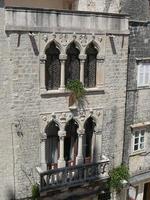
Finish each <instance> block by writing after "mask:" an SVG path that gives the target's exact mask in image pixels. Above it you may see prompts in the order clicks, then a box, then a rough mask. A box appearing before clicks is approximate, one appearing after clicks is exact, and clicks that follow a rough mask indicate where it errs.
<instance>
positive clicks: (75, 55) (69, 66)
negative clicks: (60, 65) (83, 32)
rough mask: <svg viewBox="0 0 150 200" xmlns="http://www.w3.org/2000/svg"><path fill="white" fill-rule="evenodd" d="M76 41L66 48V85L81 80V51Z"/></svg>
mask: <svg viewBox="0 0 150 200" xmlns="http://www.w3.org/2000/svg"><path fill="white" fill-rule="evenodd" d="M77 44H78V43H77V42H76V41H73V42H71V43H70V44H69V45H68V47H67V48H66V54H67V60H66V63H65V83H66V84H67V82H68V81H69V80H79V79H80V60H79V54H80V49H79V46H78V45H77Z"/></svg>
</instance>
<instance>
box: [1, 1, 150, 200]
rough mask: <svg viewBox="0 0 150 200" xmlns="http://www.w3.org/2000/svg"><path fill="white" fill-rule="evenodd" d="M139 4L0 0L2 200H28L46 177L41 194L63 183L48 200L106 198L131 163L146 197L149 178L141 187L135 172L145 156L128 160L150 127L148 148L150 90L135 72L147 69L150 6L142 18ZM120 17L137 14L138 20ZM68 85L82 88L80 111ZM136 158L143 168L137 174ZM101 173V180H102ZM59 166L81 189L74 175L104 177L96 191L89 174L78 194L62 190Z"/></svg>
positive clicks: (72, 189) (75, 190)
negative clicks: (121, 168) (115, 173)
mask: <svg viewBox="0 0 150 200" xmlns="http://www.w3.org/2000/svg"><path fill="white" fill-rule="evenodd" d="M27 2H28V3H29V4H28V3H27ZM132 2H133V1H132ZM132 2H130V1H127V0H126V1H125V0H124V1H123V0H122V1H119V0H114V1H102V0H101V1H100V0H95V1H94V0H93V1H92V0H91V1H85V0H84V1H83V0H79V1H69V0H68V1H59V4H58V1H55V3H56V5H54V4H53V3H54V1H50V2H49V6H47V4H48V2H47V1H46V0H45V1H40V0H39V2H38V4H37V6H36V4H35V3H34V1H30V0H28V1H26V2H23V1H17V0H16V1H13V2H12V1H11V0H9V1H8V0H7V1H5V2H3V1H1V2H0V16H1V19H2V20H1V21H0V35H1V37H0V45H1V48H0V58H1V63H0V85H1V88H0V90H1V91H0V99H1V104H0V110H1V112H0V124H1V126H0V133H1V134H0V144H1V148H0V157H1V160H2V162H1V163H0V179H1V180H2V181H1V183H0V189H1V194H0V199H2V200H7V199H8V200H10V199H13V198H16V199H22V198H25V197H27V196H31V186H32V185H33V184H35V183H36V182H38V183H39V182H40V174H42V176H41V179H42V182H40V183H41V185H42V184H43V185H42V186H43V188H44V189H45V182H46V180H47V182H46V184H47V185H48V186H49V187H51V186H53V187H54V185H56V187H55V188H53V189H52V188H50V190H49V193H50V194H49V195H50V197H49V198H53V199H60V198H62V199H69V198H75V199H84V198H85V199H87V197H88V198H89V199H98V198H99V199H101V198H102V197H101V195H102V194H103V192H104V193H105V189H106V188H105V186H104V185H105V182H107V179H108V173H107V172H108V169H111V168H112V167H116V166H118V165H120V164H121V163H122V160H123V158H124V161H126V162H127V164H129V169H130V171H131V173H132V174H133V178H131V182H132V183H133V184H134V185H135V186H139V192H138V193H139V195H140V197H138V198H141V200H142V197H141V192H140V191H143V188H142V187H143V186H141V185H142V184H143V183H146V182H147V177H146V180H144V181H143V179H142V184H141V182H140V185H138V183H136V182H135V180H134V175H135V173H137V172H138V170H139V169H140V170H142V173H143V172H144V171H145V170H147V169H148V167H149V161H148V156H149V154H148V150H146V151H145V152H143V151H142V153H143V154H136V155H135V156H133V155H131V156H130V154H131V151H132V150H131V149H132V147H131V136H132V135H133V134H134V133H133V132H132V131H134V130H135V128H136V127H137V126H140V127H141V125H140V124H141V123H142V127H143V123H145V124H144V126H145V129H144V130H146V134H147V136H146V137H147V141H148V137H149V136H148V127H149V124H148V123H149V121H150V120H149V90H148V88H147V87H146V88H145V87H144V89H143V88H141V87H140V88H137V67H138V65H139V64H140V63H143V62H144V63H146V65H147V63H148V62H149V41H150V40H149V22H148V20H149V18H148V17H149V11H148V9H147V7H148V2H147V1H146V0H145V1H143V4H142V6H141V9H143V10H144V11H145V12H143V10H141V11H140V12H141V13H142V14H141V15H137V12H135V13H132V12H131V10H130V9H129V7H130V5H131V3H132ZM70 5H71V6H70ZM138 5H139V7H140V4H138ZM144 6H145V9H144V8H143V7H144ZM27 7H30V8H27ZM39 7H40V8H39ZM132 7H133V4H132ZM41 8H44V9H41ZM46 8H49V9H46ZM50 9H52V10H50ZM55 9H56V10H55ZM63 9H67V10H63ZM95 11H96V12H95ZM120 12H123V13H127V14H130V15H131V14H132V15H131V17H132V21H131V22H130V23H128V22H129V21H128V20H129V16H127V15H125V14H118V13H120ZM137 17H139V18H137ZM134 20H135V21H134ZM136 20H142V21H140V22H136ZM143 20H145V21H143ZM128 25H130V33H131V35H130V39H129V26H128ZM128 39H129V42H130V43H129V42H128ZM141 46H142V47H141ZM129 47H130V51H129V55H128V50H129V49H128V48H129ZM139 47H140V50H139V49H138V48H139ZM137 49H138V50H137ZM128 58H129V59H128ZM70 79H79V80H80V81H81V82H82V83H83V85H84V86H85V89H86V101H85V103H84V107H82V108H81V107H77V108H70V107H69V106H68V99H69V92H68V91H66V89H65V86H66V83H67V81H68V80H70ZM126 83H128V84H127V88H126ZM126 89H127V93H126ZM143 101H144V102H143ZM125 106H126V108H125ZM124 129H125V130H124ZM124 131H125V135H124ZM70 132H71V133H72V134H70ZM141 138H142V137H141ZM141 140H143V139H141ZM54 144H55V145H54ZM68 144H69V145H68ZM123 145H125V146H124V147H123ZM147 148H148V142H147ZM89 149H90V150H89ZM132 153H133V152H132ZM140 153H141V152H140ZM144 153H145V154H144ZM139 155H144V156H141V157H139ZM141 159H142V160H141ZM143 159H144V160H143ZM137 160H138V162H139V163H142V164H143V166H137V165H136V167H137V168H136V169H135V168H134V167H135V165H134V163H135V162H137ZM108 163H109V165H108ZM105 165H107V169H105ZM78 166H81V168H79V167H78ZM144 167H146V168H144ZM99 168H101V171H100V172H103V173H100V174H96V172H97V173H99V171H98V169H99ZM49 169H51V170H54V171H53V174H52V175H50V174H48V173H47V170H49ZM62 169H66V170H68V171H67V173H66V174H67V175H65V176H66V179H65V180H67V181H68V183H69V184H68V185H70V184H73V183H74V182H73V181H74V180H75V178H76V177H75V172H74V171H75V170H76V171H77V173H78V174H79V172H80V170H82V172H83V169H86V173H87V171H90V170H95V172H93V173H94V175H95V176H97V175H99V180H98V182H97V180H96V181H95V179H94V181H93V182H94V184H90V178H93V177H89V174H90V173H87V176H86V177H84V178H85V180H86V184H85V182H83V180H82V184H81V182H80V184H78V185H75V186H76V187H73V186H72V187H70V186H68V185H67V183H66V185H65V186H63V187H60V185H59V184H60V182H61V180H62V177H61V176H60V172H61V173H64V174H65V172H64V171H63V170H62ZM102 169H103V170H104V171H103V170H102ZM59 170H62V171H59ZM70 170H72V171H70ZM43 172H44V173H43ZM57 172H59V181H60V182H59V184H58V174H57ZM84 172H85V171H84ZM138 173H139V172H138ZM140 173H141V171H140ZM147 173H148V171H146V173H145V174H147ZM145 174H144V175H143V176H145ZM136 175H137V174H136ZM70 177H71V178H70ZM81 177H82V176H81ZM132 179H133V180H132ZM67 181H66V182H67ZM69 181H70V182H69ZM77 181H79V179H78V180H77ZM43 182H44V183H43ZM56 182H57V184H58V185H57V184H56ZM47 185H46V186H47ZM81 186H82V187H81ZM64 187H65V189H66V190H64ZM146 187H148V186H146ZM58 188H59V192H58ZM141 188H142V189H141ZM55 191H56V192H55ZM51 192H52V193H51ZM43 194H44V192H43ZM46 195H47V193H46ZM52 195H53V196H52ZM116 198H117V197H115V196H112V199H116ZM118 198H120V199H121V200H123V199H125V196H123V194H121V196H120V197H118ZM108 199H109V198H108ZM144 200H145V199H144ZM146 200H147V199H146Z"/></svg>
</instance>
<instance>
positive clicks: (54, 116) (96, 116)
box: [40, 108, 103, 134]
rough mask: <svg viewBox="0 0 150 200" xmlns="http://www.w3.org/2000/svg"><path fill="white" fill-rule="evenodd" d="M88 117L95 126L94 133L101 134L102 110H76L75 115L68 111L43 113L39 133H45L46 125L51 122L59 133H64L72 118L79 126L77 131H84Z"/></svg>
mask: <svg viewBox="0 0 150 200" xmlns="http://www.w3.org/2000/svg"><path fill="white" fill-rule="evenodd" d="M89 117H92V118H93V120H94V122H95V124H96V127H95V133H96V134H101V131H102V125H103V109H102V108H93V109H85V110H78V111H77V113H75V115H74V113H72V112H70V111H67V112H55V113H43V114H41V117H40V119H41V122H40V125H41V132H44V131H45V128H46V126H47V124H48V123H50V121H52V120H54V121H55V122H56V123H57V124H58V126H59V129H60V131H65V126H66V124H67V122H68V121H69V120H70V119H72V118H74V119H75V121H76V122H77V123H78V125H79V128H78V131H80V132H82V131H84V124H85V122H86V120H87V119H88V118H89ZM45 120H46V121H45Z"/></svg>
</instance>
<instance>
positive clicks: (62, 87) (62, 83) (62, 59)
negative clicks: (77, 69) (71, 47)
mask: <svg viewBox="0 0 150 200" xmlns="http://www.w3.org/2000/svg"><path fill="white" fill-rule="evenodd" d="M59 59H60V63H61V76H60V88H59V90H62V91H64V90H65V61H66V59H67V56H66V55H60V56H59Z"/></svg>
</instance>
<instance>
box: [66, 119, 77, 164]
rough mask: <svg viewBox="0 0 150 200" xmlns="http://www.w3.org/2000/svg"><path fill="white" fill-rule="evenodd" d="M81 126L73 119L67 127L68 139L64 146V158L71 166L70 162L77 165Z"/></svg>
mask: <svg viewBox="0 0 150 200" xmlns="http://www.w3.org/2000/svg"><path fill="white" fill-rule="evenodd" d="M78 128H79V125H78V123H77V121H76V120H75V119H74V118H71V119H70V120H69V121H68V122H67V123H66V126H65V130H66V137H65V145H64V157H65V160H66V162H67V164H68V165H69V163H70V162H73V163H74V164H75V160H76V156H77V153H78V152H77V151H78V133H77V129H78Z"/></svg>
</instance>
